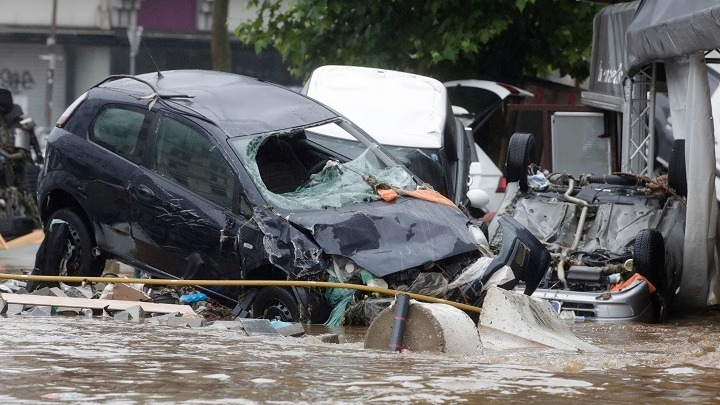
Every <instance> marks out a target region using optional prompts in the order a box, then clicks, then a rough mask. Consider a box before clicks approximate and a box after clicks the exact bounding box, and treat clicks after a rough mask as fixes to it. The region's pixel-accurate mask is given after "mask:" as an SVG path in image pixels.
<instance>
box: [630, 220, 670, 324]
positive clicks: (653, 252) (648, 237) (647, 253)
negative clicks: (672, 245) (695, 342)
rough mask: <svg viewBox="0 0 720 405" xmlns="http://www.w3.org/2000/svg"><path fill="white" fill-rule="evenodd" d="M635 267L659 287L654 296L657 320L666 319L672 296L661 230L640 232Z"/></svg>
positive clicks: (634, 260) (634, 258)
mask: <svg viewBox="0 0 720 405" xmlns="http://www.w3.org/2000/svg"><path fill="white" fill-rule="evenodd" d="M633 269H634V270H635V271H636V272H637V273H639V274H640V275H641V276H643V277H645V278H646V279H648V281H650V282H651V283H652V284H653V285H654V286H655V288H656V289H657V292H656V293H655V294H653V296H652V301H653V306H654V310H655V320H656V321H662V320H664V319H665V317H666V316H667V313H668V310H669V306H670V298H671V296H670V294H668V290H669V285H668V280H667V277H666V273H667V268H666V267H665V241H664V240H663V236H662V234H661V233H660V232H658V231H656V230H654V229H643V230H642V231H640V232H638V234H637V237H636V238H635V244H634V246H633Z"/></svg>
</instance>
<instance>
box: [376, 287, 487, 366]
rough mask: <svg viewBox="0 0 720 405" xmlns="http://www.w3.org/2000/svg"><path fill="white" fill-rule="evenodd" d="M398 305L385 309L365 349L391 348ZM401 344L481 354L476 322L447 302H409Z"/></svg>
mask: <svg viewBox="0 0 720 405" xmlns="http://www.w3.org/2000/svg"><path fill="white" fill-rule="evenodd" d="M394 307H395V304H392V305H390V307H388V308H385V309H384V310H382V311H381V312H380V313H379V314H378V316H377V317H376V318H375V319H374V320H373V321H372V323H371V324H370V327H369V328H368V330H367V334H366V335H365V348H366V349H377V350H384V351H387V350H388V342H389V341H390V331H391V328H392V324H393V317H394V310H395V308H394ZM402 347H403V349H404V350H409V351H412V352H440V353H447V354H451V355H478V354H482V343H481V342H480V336H479V335H478V332H477V329H476V327H475V323H474V322H473V321H472V319H470V317H469V316H468V315H467V314H466V313H465V312H463V311H462V310H460V309H457V308H454V307H451V306H450V305H446V304H426V303H422V302H418V301H415V300H411V301H410V311H409V312H408V317H407V326H406V328H405V336H404V338H403V342H402Z"/></svg>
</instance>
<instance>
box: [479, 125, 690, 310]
mask: <svg viewBox="0 0 720 405" xmlns="http://www.w3.org/2000/svg"><path fill="white" fill-rule="evenodd" d="M683 142H684V141H682V140H676V141H675V146H674V150H673V152H672V153H673V157H672V158H671V159H670V167H669V173H668V175H667V176H660V177H658V178H657V179H650V178H648V177H645V176H638V175H633V174H625V173H618V174H613V175H606V174H601V175H593V174H583V175H577V174H576V175H575V176H572V175H569V174H567V173H552V174H548V175H546V174H545V172H543V171H542V170H540V169H539V168H538V167H537V166H535V165H533V164H532V163H531V162H532V159H533V155H534V138H533V136H532V135H531V134H528V133H516V134H514V135H513V136H512V138H511V139H510V144H509V147H508V155H507V167H506V172H507V173H506V175H507V177H508V181H509V182H512V183H511V184H510V185H509V186H508V193H507V194H506V197H505V199H504V200H503V203H502V205H501V208H500V210H499V211H498V214H497V216H496V218H495V220H499V219H501V218H506V217H512V218H514V219H515V220H517V221H518V222H519V223H521V224H522V225H523V226H524V227H525V228H526V229H527V230H528V231H530V232H531V233H533V234H534V235H535V236H536V237H537V238H538V239H539V240H540V241H542V242H543V243H544V244H545V245H546V247H547V248H548V250H549V251H550V252H551V256H552V261H551V265H550V266H549V268H548V269H547V273H546V274H545V276H544V277H543V278H542V281H541V282H540V285H539V286H538V288H537V290H536V291H535V293H534V296H536V297H540V298H544V299H547V300H550V301H555V302H556V303H557V306H558V309H559V310H565V311H567V313H569V314H573V315H574V316H578V317H582V318H585V319H607V320H638V321H661V320H663V319H665V318H666V316H667V315H668V312H669V310H670V307H671V304H672V301H673V298H674V295H675V292H676V291H677V289H678V286H679V283H680V278H681V275H682V274H681V273H682V258H683V243H684V242H683V241H684V229H685V201H684V196H685V195H686V193H687V183H686V179H685V158H684V156H685V155H684V153H685V152H684V143H683ZM497 227H498V222H497V221H496V222H494V223H491V224H490V234H491V235H492V238H491V245H493V244H494V245H498V244H500V243H501V241H502V239H503V232H502V230H501V229H500V230H499V229H498V228H497Z"/></svg>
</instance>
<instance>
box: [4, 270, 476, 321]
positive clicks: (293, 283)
mask: <svg viewBox="0 0 720 405" xmlns="http://www.w3.org/2000/svg"><path fill="white" fill-rule="evenodd" d="M0 280H20V281H47V282H63V283H115V284H148V285H170V286H201V287H212V286H237V287H270V286H276V287H307V288H349V289H353V290H359V291H367V292H374V293H378V294H384V295H392V296H395V295H397V294H405V295H407V296H409V297H410V298H413V299H415V300H418V301H423V302H430V303H434V304H447V305H451V306H453V307H455V308H458V309H462V310H463V311H470V312H477V313H480V312H481V311H482V308H480V307H476V306H472V305H468V304H462V303H459V302H455V301H448V300H444V299H442V298H436V297H430V296H428V295H421V294H415V293H409V292H405V291H398V290H391V289H389V288H380V287H370V286H367V285H363V284H351V283H333V282H329V281H305V280H171V279H159V278H120V277H78V276H39V275H24V274H5V273H0Z"/></svg>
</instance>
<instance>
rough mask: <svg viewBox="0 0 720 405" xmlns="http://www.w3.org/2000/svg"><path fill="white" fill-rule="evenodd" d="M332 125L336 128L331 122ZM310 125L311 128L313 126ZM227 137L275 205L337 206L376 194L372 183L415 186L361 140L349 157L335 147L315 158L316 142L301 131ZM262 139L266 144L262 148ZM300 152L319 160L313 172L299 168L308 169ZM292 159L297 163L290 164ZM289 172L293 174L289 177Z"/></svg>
mask: <svg viewBox="0 0 720 405" xmlns="http://www.w3.org/2000/svg"><path fill="white" fill-rule="evenodd" d="M331 125H334V124H331ZM335 129H341V128H340V127H339V126H335ZM306 131H307V130H306ZM313 131H317V129H316V128H313ZM348 136H349V135H348ZM230 143H231V145H232V146H233V148H234V149H235V151H236V153H237V154H238V156H240V158H241V159H242V161H243V163H244V164H245V167H246V168H247V171H248V173H249V174H250V175H251V177H252V178H253V180H254V182H255V183H256V184H257V185H258V187H259V189H260V192H261V193H262V194H263V196H264V197H265V198H266V199H267V200H268V202H269V203H270V204H272V205H273V206H276V207H278V208H283V209H289V210H306V209H323V208H338V207H341V206H344V205H347V204H353V203H360V202H370V201H376V200H379V199H380V196H379V195H378V194H377V193H376V192H375V188H376V187H378V186H380V187H383V188H395V189H412V190H414V189H415V188H416V186H417V183H416V181H415V179H414V178H413V176H412V175H411V174H410V173H409V172H408V171H407V170H406V169H405V168H404V167H403V166H402V165H400V164H398V163H395V162H394V161H393V160H391V159H390V158H389V157H388V156H387V154H386V152H385V151H383V150H382V149H380V147H379V146H378V145H377V144H373V143H367V142H363V143H364V144H365V145H366V146H367V147H366V149H365V150H364V152H362V153H361V154H360V155H359V156H357V157H356V158H354V159H352V160H349V159H347V158H345V159H343V158H342V155H340V154H339V153H338V154H336V155H332V154H331V152H332V151H330V152H327V156H326V157H324V158H317V155H318V151H323V150H322V148H320V147H318V146H320V145H318V144H317V143H314V142H312V141H310V140H308V139H307V138H306V137H305V134H304V132H303V131H301V132H300V133H297V132H296V133H289V134H281V135H277V134H272V135H259V136H254V137H242V138H235V139H233V140H231V141H230ZM286 144H287V146H286ZM266 145H267V148H268V150H267V151H263V150H262V148H264V147H265V146H266ZM270 148H273V149H272V150H270ZM308 151H310V152H308ZM304 155H308V156H312V157H313V158H315V159H316V160H317V163H318V164H320V165H323V166H322V169H320V170H319V171H318V172H316V173H312V174H310V173H308V174H307V178H305V176H304V173H306V172H309V171H310V170H309V169H308V168H307V166H308V164H307V163H305V162H300V159H299V157H301V156H304ZM293 160H297V161H298V162H299V163H297V164H295V163H293V162H292V161H293ZM298 173H301V174H300V175H298ZM290 178H296V180H295V182H293V181H292V179H290ZM280 183H282V184H280ZM296 183H298V185H297V186H296Z"/></svg>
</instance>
